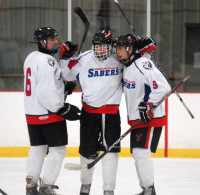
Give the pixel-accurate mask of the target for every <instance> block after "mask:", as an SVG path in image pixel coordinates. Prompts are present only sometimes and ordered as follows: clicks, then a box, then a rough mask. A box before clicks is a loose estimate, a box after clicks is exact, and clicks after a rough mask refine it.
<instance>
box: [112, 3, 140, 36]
mask: <svg viewBox="0 0 200 195" xmlns="http://www.w3.org/2000/svg"><path fill="white" fill-rule="evenodd" d="M114 1H115V4H116V5H117V7H118V9H119V10H120V12H121V13H122V15H123V16H124V18H125V19H126V21H127V23H128V24H129V26H130V27H131V29H132V31H133V33H134V34H135V35H136V36H137V38H138V39H140V36H139V35H138V34H137V32H136V30H135V28H134V27H133V25H132V24H131V23H130V21H129V19H128V18H127V16H126V14H125V13H124V11H123V10H122V8H121V7H120V5H119V3H118V1H117V0H114Z"/></svg>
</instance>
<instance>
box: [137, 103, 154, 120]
mask: <svg viewBox="0 0 200 195" xmlns="http://www.w3.org/2000/svg"><path fill="white" fill-rule="evenodd" d="M152 108H153V103H152V102H140V104H139V105H138V109H139V114H140V118H141V119H142V121H143V122H144V123H146V124H148V123H149V122H150V120H151V119H152V118H153V115H154V114H153V112H152Z"/></svg>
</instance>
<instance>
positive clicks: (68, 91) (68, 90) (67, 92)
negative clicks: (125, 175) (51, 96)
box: [64, 81, 76, 96]
mask: <svg viewBox="0 0 200 195" xmlns="http://www.w3.org/2000/svg"><path fill="white" fill-rule="evenodd" d="M64 84H65V96H67V95H71V94H72V92H73V90H74V88H75V86H76V83H74V82H72V81H66V82H64Z"/></svg>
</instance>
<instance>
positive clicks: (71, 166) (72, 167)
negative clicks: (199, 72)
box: [64, 76, 190, 170]
mask: <svg viewBox="0 0 200 195" xmlns="http://www.w3.org/2000/svg"><path fill="white" fill-rule="evenodd" d="M189 78H190V76H187V77H185V78H184V79H183V80H182V81H181V82H180V83H179V84H178V85H177V86H176V87H174V88H173V89H172V90H171V91H170V92H169V93H167V94H166V95H165V96H164V97H163V98H161V100H160V101H159V102H157V104H156V105H157V107H158V106H159V105H160V104H162V103H163V102H164V101H165V100H166V99H167V98H168V97H169V96H170V95H171V94H172V93H173V92H174V91H176V90H177V89H178V88H179V87H180V86H181V85H183V83H185V82H186V81H187V80H188V79H189ZM157 107H154V108H153V109H152V110H155V109H156V108H157ZM141 122H142V120H141V119H140V120H138V121H137V122H136V123H135V124H134V125H133V126H131V127H130V128H129V129H128V130H127V131H126V132H125V133H124V134H123V135H121V136H120V138H119V139H118V140H117V141H116V142H114V143H113V144H112V145H111V146H110V147H109V148H108V149H107V150H106V151H105V152H103V153H102V155H100V156H99V157H97V158H96V159H95V160H94V161H93V162H91V163H89V164H75V163H66V164H65V166H64V167H65V169H70V170H87V169H90V168H92V167H93V166H94V165H95V164H97V162H99V161H100V160H101V159H102V158H103V157H104V156H105V155H106V154H107V153H108V152H110V151H111V150H112V149H113V148H114V147H115V146H116V145H117V144H118V143H119V142H120V141H121V140H122V139H124V137H126V136H127V135H128V134H129V133H130V132H131V131H132V130H133V129H135V127H136V126H137V125H139V124H140V123H141Z"/></svg>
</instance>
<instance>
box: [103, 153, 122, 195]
mask: <svg viewBox="0 0 200 195" xmlns="http://www.w3.org/2000/svg"><path fill="white" fill-rule="evenodd" d="M118 158H119V157H118V153H108V154H106V155H105V156H104V158H103V159H102V176H103V190H105V191H114V189H115V183H116V175H117V167H118Z"/></svg>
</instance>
